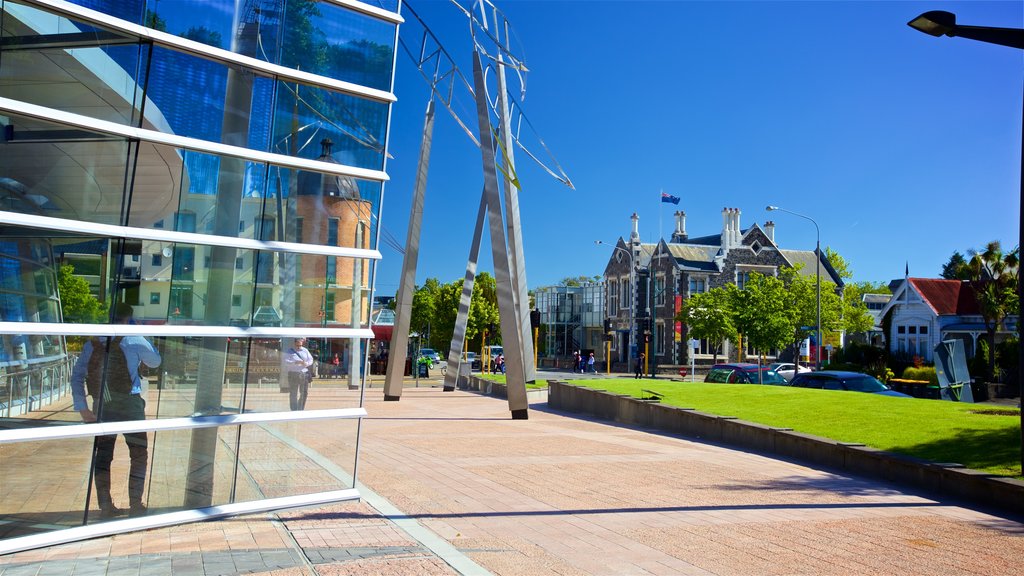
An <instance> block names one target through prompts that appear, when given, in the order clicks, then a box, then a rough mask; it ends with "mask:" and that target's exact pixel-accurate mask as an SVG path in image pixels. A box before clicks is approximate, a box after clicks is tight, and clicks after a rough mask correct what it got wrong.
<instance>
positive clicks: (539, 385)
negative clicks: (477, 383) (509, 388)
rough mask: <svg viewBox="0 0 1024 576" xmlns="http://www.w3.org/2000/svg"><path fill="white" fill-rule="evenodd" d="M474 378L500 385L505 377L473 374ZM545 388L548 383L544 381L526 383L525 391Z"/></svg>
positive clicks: (501, 375) (502, 375)
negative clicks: (477, 377)
mask: <svg viewBox="0 0 1024 576" xmlns="http://www.w3.org/2000/svg"><path fill="white" fill-rule="evenodd" d="M474 376H479V377H480V378H483V379H484V380H490V381H492V382H501V383H502V384H504V383H505V375H504V374H483V373H477V374H474ZM547 387H548V383H547V382H546V381H537V382H527V383H526V389H527V390H544V389H545V388H547Z"/></svg>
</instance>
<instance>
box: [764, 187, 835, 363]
mask: <svg viewBox="0 0 1024 576" xmlns="http://www.w3.org/2000/svg"><path fill="white" fill-rule="evenodd" d="M765 210H767V211H768V212H774V211H776V210H778V211H779V212H785V213H787V214H792V215H793V216H799V217H800V218H803V219H805V220H810V221H811V224H814V234H815V236H816V237H817V239H816V240H815V242H814V256H815V258H814V260H815V262H814V263H815V265H816V266H815V267H816V269H815V275H816V276H817V295H818V322H817V325H816V326H815V328H816V329H817V333H818V336H817V341H818V342H817V343H818V346H817V355H816V360H815V362H814V369H815V370H821V229H820V228H818V223H817V222H815V221H814V218H811V217H810V216H804V215H803V214H799V213H797V212H793V211H792V210H786V209H785V208H779V207H778V206H766V207H765Z"/></svg>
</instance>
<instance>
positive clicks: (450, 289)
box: [409, 272, 501, 351]
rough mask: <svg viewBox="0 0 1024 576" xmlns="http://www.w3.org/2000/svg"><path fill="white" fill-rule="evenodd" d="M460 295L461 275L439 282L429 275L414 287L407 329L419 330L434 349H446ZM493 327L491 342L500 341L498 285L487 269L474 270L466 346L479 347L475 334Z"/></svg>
mask: <svg viewBox="0 0 1024 576" xmlns="http://www.w3.org/2000/svg"><path fill="white" fill-rule="evenodd" d="M461 296H462V279H459V280H454V281H452V282H449V283H447V284H441V282H440V281H438V280H437V279H436V278H428V279H427V280H426V281H425V282H424V283H423V285H422V286H420V287H419V288H417V289H416V292H415V293H414V294H413V299H412V317H411V318H410V321H409V329H410V330H412V331H414V332H419V333H420V334H422V335H423V336H424V337H425V338H426V337H427V335H428V334H429V338H427V340H424V342H425V344H424V345H425V346H429V347H431V348H434V349H435V350H441V351H445V350H448V347H449V345H450V344H451V341H452V334H453V333H454V332H455V320H456V317H457V315H458V311H459V299H460V298H461ZM490 325H493V326H494V330H493V331H492V332H491V334H489V335H488V337H487V341H488V342H489V343H490V344H500V343H501V332H500V330H499V329H498V326H499V325H500V322H499V315H498V289H497V283H496V282H495V280H494V277H493V276H491V275H490V274H488V273H486V272H481V273H479V274H477V276H476V280H475V281H474V283H473V298H472V300H470V305H469V319H468V322H467V326H466V340H467V349H469V348H478V347H479V342H478V340H477V338H478V337H479V335H480V333H481V332H482V331H483V330H484V329H486V328H487V327H488V326H490Z"/></svg>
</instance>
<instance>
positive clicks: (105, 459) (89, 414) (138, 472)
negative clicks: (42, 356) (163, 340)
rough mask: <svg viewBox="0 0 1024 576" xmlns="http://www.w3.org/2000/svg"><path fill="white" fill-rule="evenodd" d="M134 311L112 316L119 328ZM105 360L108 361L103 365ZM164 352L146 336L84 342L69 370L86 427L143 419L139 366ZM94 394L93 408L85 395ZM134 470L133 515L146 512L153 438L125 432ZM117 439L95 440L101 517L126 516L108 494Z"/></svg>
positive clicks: (121, 307) (126, 308)
mask: <svg viewBox="0 0 1024 576" xmlns="http://www.w3.org/2000/svg"><path fill="white" fill-rule="evenodd" d="M132 313H133V311H132V307H131V306H130V305H128V304H124V303H121V304H118V305H117V308H116V309H115V313H114V322H115V323H117V324H130V323H132ZM104 357H106V362H104ZM160 360H161V359H160V353H159V352H157V351H156V349H155V348H153V345H152V344H151V343H150V342H149V341H148V340H146V339H145V338H144V337H142V336H123V337H122V336H117V337H114V338H113V339H110V338H108V337H106V336H103V337H97V338H92V339H90V340H89V341H88V342H86V343H85V346H84V347H83V348H82V354H81V356H79V357H78V362H77V363H75V367H74V369H73V370H72V372H71V396H72V398H73V401H74V408H75V410H78V412H79V414H81V416H82V421H83V422H85V423H87V424H88V423H92V422H125V421H130V420H145V418H146V401H145V400H144V399H143V398H142V380H141V378H140V377H139V365H140V364H145V365H146V366H149V367H150V368H156V367H157V366H159V365H160ZM104 364H106V365H105V366H104ZM87 393H88V395H89V396H92V408H90V407H89V404H88V402H87V401H86V394H87ZM124 440H125V443H126V444H127V445H128V454H129V457H130V458H131V466H130V468H129V472H128V500H129V505H130V510H129V514H130V515H131V516H141V515H144V514H145V513H146V506H145V505H144V504H143V503H142V495H143V492H144V490H145V487H146V465H147V463H148V459H149V440H148V438H147V436H146V433H145V432H134V433H129V434H124ZM116 441H117V436H116V435H110V436H97V437H96V442H95V454H94V459H95V462H94V465H93V478H94V480H93V481H94V483H95V484H96V501H97V503H98V504H99V507H100V515H101V516H102V517H103V518H113V517H115V516H119V515H121V514H123V513H124V510H122V509H120V508H118V507H117V506H115V505H114V502H113V499H112V498H111V496H110V464H111V462H112V461H113V460H114V443H115V442H116Z"/></svg>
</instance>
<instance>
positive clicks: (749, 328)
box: [731, 274, 824, 353]
mask: <svg viewBox="0 0 1024 576" xmlns="http://www.w3.org/2000/svg"><path fill="white" fill-rule="evenodd" d="M731 294H732V310H733V321H734V323H735V324H736V330H738V331H739V333H740V334H742V335H743V336H744V337H746V339H747V341H748V342H749V343H750V344H751V346H753V348H754V349H755V350H757V351H758V353H764V352H767V351H769V350H772V349H778V348H782V347H784V346H785V345H786V344H789V343H790V342H791V339H792V338H793V334H794V333H795V330H796V326H795V325H794V322H793V318H794V316H793V315H792V312H791V310H790V305H789V304H790V303H789V298H788V290H787V289H786V285H785V284H784V283H783V281H782V280H781V279H779V278H776V277H774V276H764V275H762V274H751V275H750V280H749V281H747V283H746V285H744V287H743V290H739V289H737V290H736V291H734V292H732V293H731ZM822 318H823V323H824V316H823V317H822Z"/></svg>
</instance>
